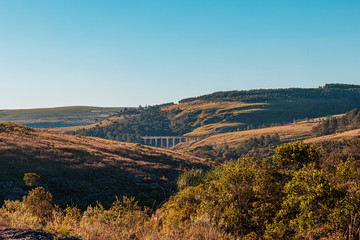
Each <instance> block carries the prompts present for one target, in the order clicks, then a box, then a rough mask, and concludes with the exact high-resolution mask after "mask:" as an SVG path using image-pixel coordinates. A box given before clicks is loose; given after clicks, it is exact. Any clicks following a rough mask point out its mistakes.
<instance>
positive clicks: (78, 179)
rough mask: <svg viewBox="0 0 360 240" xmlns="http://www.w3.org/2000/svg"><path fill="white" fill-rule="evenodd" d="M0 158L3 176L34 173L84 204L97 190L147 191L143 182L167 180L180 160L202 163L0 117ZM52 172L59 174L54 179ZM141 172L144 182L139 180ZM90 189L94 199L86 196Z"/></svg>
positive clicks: (66, 198) (63, 196)
mask: <svg viewBox="0 0 360 240" xmlns="http://www.w3.org/2000/svg"><path fill="white" fill-rule="evenodd" d="M11 126H15V129H14V127H11ZM0 164H1V168H0V176H2V177H10V178H16V179H18V180H19V181H21V179H22V177H23V175H24V173H27V172H35V173H38V174H39V175H40V176H41V177H42V182H43V183H45V184H47V185H48V187H49V188H50V190H51V191H52V192H54V194H55V199H58V200H60V201H62V202H67V203H69V202H72V201H73V202H76V203H77V204H81V203H84V205H86V204H89V202H94V201H95V200H96V199H95V198H96V194H100V195H101V194H102V195H104V194H108V195H109V194H110V195H111V194H112V195H115V194H117V195H123V194H127V195H136V194H139V193H141V192H143V193H146V192H149V191H151V190H152V189H148V185H146V184H147V183H149V184H150V183H153V182H159V181H160V180H159V179H160V178H161V177H163V176H164V179H167V182H168V183H167V184H169V186H170V185H171V184H173V183H174V181H175V180H176V178H177V176H178V173H179V171H180V169H179V166H180V165H183V166H184V167H193V166H197V167H204V166H205V165H204V162H203V160H202V159H200V158H196V157H192V156H189V155H184V154H181V153H177V152H174V151H170V150H166V149H159V148H154V147H148V146H143V145H140V144H132V143H121V142H115V141H109V140H103V139H97V138H90V137H86V138H85V137H76V136H71V135H64V134H59V133H53V132H48V131H41V130H34V129H31V128H26V127H25V128H24V127H22V126H21V125H17V124H11V123H0ZM57 178H58V179H60V180H61V179H64V180H61V181H60V182H59V181H58V180H56V179H57ZM144 178H146V179H147V182H142V180H143V179H144ZM54 179H55V180H54ZM54 181H55V183H54ZM136 183H137V184H136ZM91 194H93V195H92V196H93V197H94V196H95V197H94V199H91V198H89V195H91ZM94 194H95V195H94Z"/></svg>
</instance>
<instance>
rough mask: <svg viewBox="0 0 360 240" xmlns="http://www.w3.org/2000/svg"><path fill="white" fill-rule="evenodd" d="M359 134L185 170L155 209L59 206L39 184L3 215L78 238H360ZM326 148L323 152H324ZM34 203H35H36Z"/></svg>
mask: <svg viewBox="0 0 360 240" xmlns="http://www.w3.org/2000/svg"><path fill="white" fill-rule="evenodd" d="M359 145H360V141H359V140H352V141H347V142H342V143H331V142H329V143H327V144H326V145H324V148H317V147H315V145H310V144H305V143H302V142H295V143H289V144H285V145H282V146H280V147H278V148H277V149H276V150H275V155H274V156H273V157H272V158H269V159H258V158H243V159H238V160H234V161H228V162H227V163H225V164H222V165H220V166H218V167H216V168H215V169H213V170H210V171H203V170H196V169H190V170H188V171H186V172H185V173H184V174H183V175H181V176H180V178H179V180H178V186H179V189H180V191H179V192H178V193H177V194H176V195H174V196H172V197H171V198H170V199H169V200H168V201H167V202H166V203H165V204H164V205H163V206H161V207H160V208H159V209H157V210H156V211H155V212H152V211H150V209H148V208H141V207H139V205H138V204H137V203H136V201H135V200H134V199H133V198H131V197H130V198H129V197H123V198H121V199H117V200H115V201H114V203H113V204H112V206H111V207H109V208H104V207H103V206H102V205H101V204H98V205H96V206H89V207H88V208H87V209H86V210H84V211H81V210H79V209H77V208H76V207H67V208H65V209H61V208H59V207H58V206H56V205H54V204H53V200H52V196H51V194H49V193H48V192H46V191H44V189H43V188H41V187H39V188H35V189H33V190H31V191H30V192H29V194H28V195H27V196H25V197H24V198H23V199H22V201H19V200H16V201H6V202H5V204H4V206H3V207H2V209H1V210H0V218H1V220H2V221H4V222H6V223H8V224H9V225H11V226H22V227H24V226H27V227H32V228H43V229H46V230H50V231H52V232H55V233H56V234H58V235H72V236H78V237H81V238H82V239H322V240H325V239H354V240H355V239H359V232H360V219H359V218H358V215H359V213H360V201H359V199H360V186H359V184H358V183H359V181H360V174H359V166H360V164H359V161H360V156H359V153H358V146H359ZM322 149H324V150H322ZM35 202H36V204H34V203H35Z"/></svg>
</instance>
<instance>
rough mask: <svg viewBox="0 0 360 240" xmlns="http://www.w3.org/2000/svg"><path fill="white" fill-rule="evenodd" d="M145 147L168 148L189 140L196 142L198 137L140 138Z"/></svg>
mask: <svg viewBox="0 0 360 240" xmlns="http://www.w3.org/2000/svg"><path fill="white" fill-rule="evenodd" d="M141 138H142V139H143V140H144V143H145V145H151V146H155V147H161V148H164V147H166V148H170V147H173V146H175V145H176V144H178V143H181V142H188V141H190V140H194V141H197V140H198V139H199V137H185V136H146V137H141Z"/></svg>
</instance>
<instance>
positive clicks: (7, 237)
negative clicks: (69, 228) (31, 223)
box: [0, 228, 80, 240]
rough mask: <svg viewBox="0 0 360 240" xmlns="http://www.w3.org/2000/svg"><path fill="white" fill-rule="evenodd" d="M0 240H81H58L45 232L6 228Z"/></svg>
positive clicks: (70, 239)
mask: <svg viewBox="0 0 360 240" xmlns="http://www.w3.org/2000/svg"><path fill="white" fill-rule="evenodd" d="M0 239H3V240H80V239H79V238H76V237H60V238H56V237H54V235H53V234H51V233H49V232H45V231H43V230H33V229H16V228H6V229H4V230H0Z"/></svg>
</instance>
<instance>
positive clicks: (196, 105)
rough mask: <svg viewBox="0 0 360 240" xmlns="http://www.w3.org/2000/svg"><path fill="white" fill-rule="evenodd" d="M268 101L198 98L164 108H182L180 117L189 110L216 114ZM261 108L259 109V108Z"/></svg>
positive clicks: (165, 109)
mask: <svg viewBox="0 0 360 240" xmlns="http://www.w3.org/2000/svg"><path fill="white" fill-rule="evenodd" d="M264 105H267V103H244V102H230V101H228V102H226V101H222V102H220V101H219V102H210V101H203V100H196V101H193V102H188V103H181V104H177V105H171V106H166V107H164V108H162V110H163V111H171V110H176V109H180V110H182V112H181V113H179V114H178V115H176V116H175V118H179V117H181V116H183V115H185V114H186V113H189V112H196V111H199V110H200V111H215V114H222V113H223V112H224V111H228V110H234V109H236V108H244V107H249V106H264ZM257 110H259V109H257Z"/></svg>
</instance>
